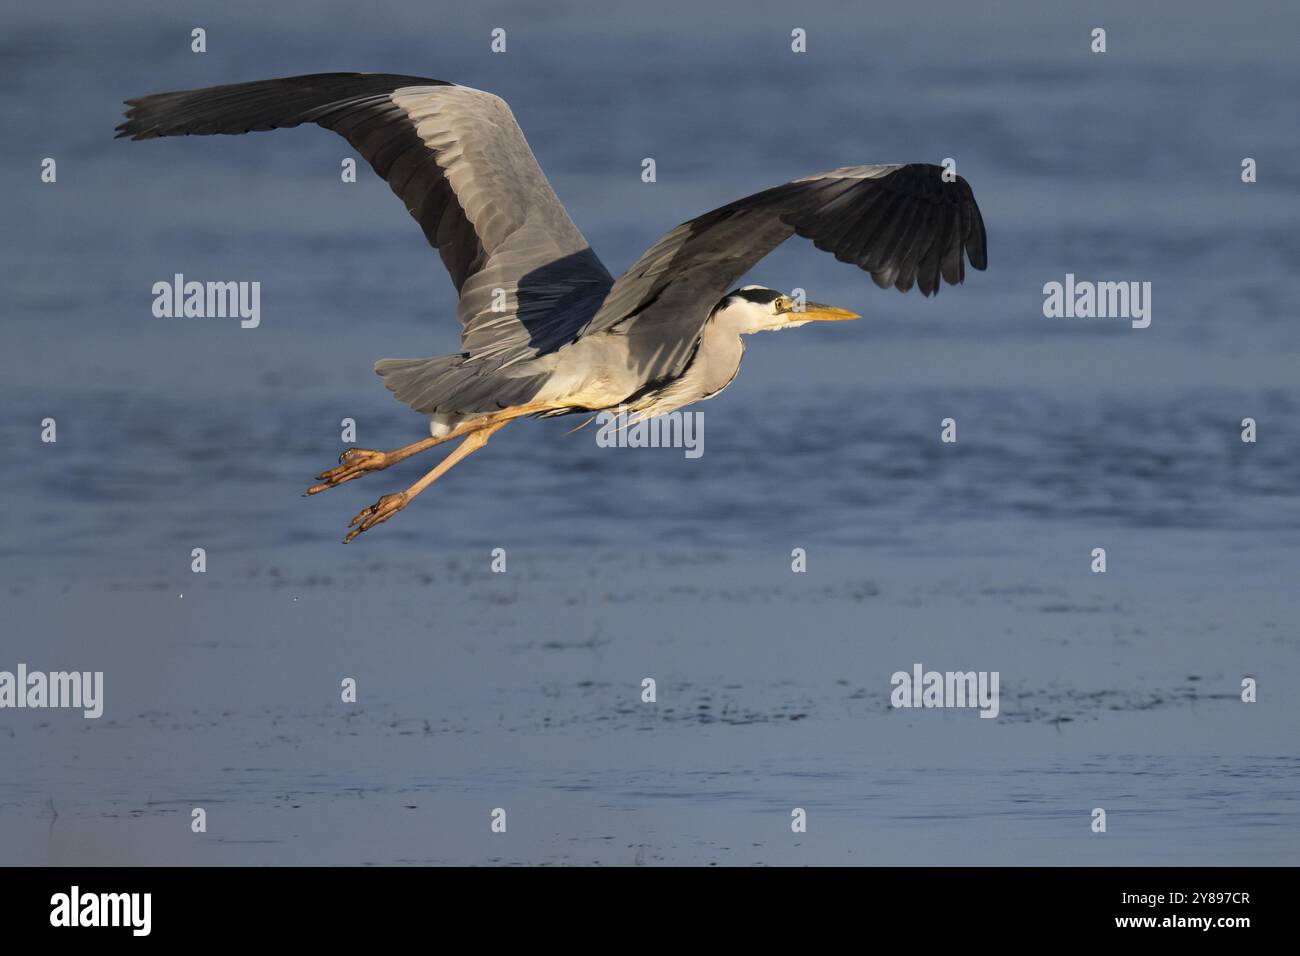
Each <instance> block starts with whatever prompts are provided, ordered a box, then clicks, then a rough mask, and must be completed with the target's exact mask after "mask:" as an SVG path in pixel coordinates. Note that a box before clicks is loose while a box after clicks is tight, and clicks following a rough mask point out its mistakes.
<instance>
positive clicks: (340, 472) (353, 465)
mask: <svg viewBox="0 0 1300 956" xmlns="http://www.w3.org/2000/svg"><path fill="white" fill-rule="evenodd" d="M389 463H390V462H389V456H388V453H387V452H382V451H375V450H374V449H373V448H349V449H347V450H346V451H344V452H343V453H342V454H341V455H339V466H338V467H337V468H331V469H330V470H329V471H323V472H321V473H320V474H319V475H317V476H316V480H317V481H319V482H320V484H319V485H313V486H312V487H310V488H308V489H307V490H306V491H304V492H303V495H304V497H305V496H308V495H317V494H320V493H321V492H322V491H324V490H325V489H326V488H335V487H338V486H339V485H341V484H343V483H344V482H347V481H351V480H352V479H354V478H360V477H361V476H362V475H367V474H369V473H370V472H372V471H382V470H383V469H385V468H387V467H388V465H389Z"/></svg>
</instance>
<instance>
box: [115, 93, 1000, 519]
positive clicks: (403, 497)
mask: <svg viewBox="0 0 1300 956" xmlns="http://www.w3.org/2000/svg"><path fill="white" fill-rule="evenodd" d="M127 105H128V106H129V107H130V108H129V109H128V110H127V112H126V121H125V122H124V123H122V124H121V125H120V126H119V127H118V128H117V134H118V136H119V137H121V136H129V137H131V138H132V139H153V138H154V137H157V136H181V135H191V134H192V135H211V134H215V133H247V132H251V131H254V130H270V129H277V128H281V127H291V126H298V125H300V124H302V123H315V124H317V125H318V126H323V127H324V128H325V129H328V130H333V131H334V132H336V133H338V134H340V135H342V136H343V137H344V138H346V139H347V141H348V142H349V143H351V144H352V147H353V148H354V149H356V150H357V152H359V153H360V154H361V155H362V156H364V157H365V158H366V160H367V161H369V163H370V165H371V166H372V167H373V168H374V170H375V172H376V173H378V174H379V175H380V176H381V177H383V179H384V180H386V181H387V182H388V185H389V186H390V187H391V188H392V190H393V192H395V193H396V194H397V196H398V197H399V198H400V199H401V200H402V202H403V203H404V204H405V205H406V209H407V211H408V212H409V213H410V214H411V215H412V216H413V217H414V218H415V221H416V222H418V223H419V224H420V228H421V229H423V230H424V235H425V238H426V239H428V241H429V244H430V245H432V246H433V247H434V248H435V249H437V250H438V254H439V255H440V256H441V257H442V262H443V265H445V266H446V268H447V271H448V272H449V273H450V274H451V279H452V282H453V283H454V284H455V286H456V290H457V292H458V293H459V294H460V305H459V307H458V310H457V312H458V316H459V318H460V323H461V350H460V352H458V353H457V354H455V355H441V356H435V357H433V358H411V359H383V360H381V361H379V362H377V363H375V371H376V372H377V373H378V374H379V375H380V376H382V378H383V381H384V385H385V386H387V387H388V388H389V389H390V390H391V391H392V392H393V394H394V395H396V397H397V398H398V399H399V400H401V401H403V402H405V403H406V404H407V405H409V406H411V407H412V408H413V409H415V410H416V411H417V412H421V413H423V414H426V415H429V416H430V417H431V420H432V422H431V427H430V436H429V437H428V438H425V439H423V440H421V441H417V442H414V443H413V444H410V445H407V446H405V447H403V448H398V449H396V450H394V451H388V452H384V451H375V450H373V449H364V448H354V449H349V450H347V451H345V452H344V453H343V454H342V455H341V456H340V457H339V464H338V467H337V468H332V469H330V470H329V471H326V472H324V473H323V474H321V475H319V476H317V480H318V481H319V482H320V483H319V484H317V485H314V486H313V487H311V488H309V489H308V490H307V492H306V494H308V495H314V494H318V493H319V492H322V491H325V490H326V489H327V488H334V487H336V486H338V485H341V484H343V483H345V482H348V481H352V480H353V479H354V478H360V477H362V476H363V475H366V474H369V473H370V472H373V471H381V470H383V469H385V468H388V467H389V466H391V465H394V464H396V463H397V462H400V461H404V460H405V459H407V458H410V457H411V456H412V455H415V454H418V453H420V452H423V451H426V450H428V449H430V448H433V447H434V446H436V445H439V444H442V443H443V442H446V441H450V440H452V439H457V438H460V439H463V440H462V441H461V443H460V444H459V445H458V446H457V447H456V448H455V450H454V451H452V452H451V454H449V455H448V456H447V457H446V458H445V459H444V460H443V461H442V462H440V463H439V464H438V465H437V467H435V468H433V469H432V470H431V471H429V472H428V474H426V475H425V476H424V477H423V478H421V479H420V480H419V481H417V482H416V483H415V484H413V485H412V486H411V487H409V488H407V489H406V490H405V491H400V492H397V493H396V494H390V495H385V496H383V497H382V498H380V499H379V500H378V501H377V502H376V503H375V504H373V505H371V506H370V507H369V508H366V509H365V510H364V511H362V512H361V513H360V514H358V515H357V516H356V517H355V518H353V519H352V521H351V522H350V523H349V527H350V528H351V529H352V530H351V531H349V532H348V534H347V537H346V538H345V539H344V543H347V542H350V541H352V540H353V539H354V538H355V537H356V536H357V535H359V534H361V533H362V532H363V531H367V530H369V529H370V528H373V527H374V526H375V525H377V524H381V523H382V522H385V521H387V520H388V519H389V518H391V517H392V516H393V515H395V514H397V512H399V511H401V510H402V509H403V508H405V507H406V506H407V505H408V504H410V503H411V501H412V500H414V499H415V497H416V496H417V495H419V494H420V493H421V492H422V491H424V490H425V489H426V488H428V487H429V486H430V485H431V484H433V483H434V482H435V481H437V480H438V479H439V478H440V477H442V476H443V475H444V474H446V473H447V472H448V471H449V470H450V469H451V468H452V467H453V466H455V465H456V463H457V462H459V461H461V460H462V459H464V458H466V457H467V456H468V455H470V454H472V453H473V452H475V451H477V450H478V449H480V448H482V447H483V446H484V445H485V444H486V443H487V441H488V438H489V437H491V436H492V434H493V433H495V432H496V431H498V430H499V429H501V428H503V427H504V426H505V425H506V424H507V423H508V422H510V421H513V420H514V419H516V418H522V417H524V416H534V417H549V416H556V415H569V414H584V413H593V412H595V413H599V412H601V411H618V412H621V413H624V414H626V415H629V416H631V417H632V420H634V421H635V420H640V419H643V418H647V417H650V416H654V415H661V414H664V413H666V412H671V411H673V410H675V409H679V408H682V407H684V406H686V405H690V404H691V403H693V402H698V401H702V400H703V399H706V398H712V397H713V396H714V395H717V394H718V393H719V392H721V391H722V390H723V389H724V388H726V387H727V385H728V384H730V382H731V381H732V379H733V378H735V376H736V372H737V371H738V369H739V368H740V361H741V358H742V356H743V354H744V350H745V346H744V341H743V339H742V338H741V337H742V336H744V335H747V334H749V333H753V332H764V331H770V330H775V329H792V328H797V327H799V326H801V325H806V324H808V323H809V322H823V321H831V322H834V321H840V320H844V319H856V318H858V315H857V314H856V313H853V312H850V311H848V310H846V309H840V308H835V307H834V306H829V305H821V304H819V303H813V302H808V303H803V302H798V301H795V300H793V299H792V298H791V297H790V296H787V295H785V294H783V293H781V292H778V291H776V290H774V289H766V288H762V287H759V286H752V285H748V286H744V287H742V288H738V289H733V286H734V285H735V283H736V282H737V281H738V280H739V279H740V278H741V276H743V275H744V274H745V273H747V272H748V271H749V270H750V269H751V268H752V267H753V266H754V265H755V264H756V263H757V262H758V261H759V260H760V259H762V258H763V257H764V256H766V255H767V254H768V253H769V252H771V251H772V250H773V249H775V248H776V247H777V246H778V245H780V244H781V243H782V242H784V241H785V240H786V239H788V238H789V237H790V236H793V235H796V234H797V235H800V236H802V237H804V238H805V239H810V240H812V242H813V243H814V244H815V245H816V246H817V248H818V249H821V250H823V251H825V252H829V253H832V254H833V255H834V256H835V258H837V259H839V260H840V261H842V262H848V263H852V264H853V265H856V266H858V267H859V268H860V269H863V270H865V271H867V272H869V273H870V274H871V278H872V279H873V280H875V282H876V284H877V285H878V286H880V287H881V288H887V287H889V286H893V287H894V288H896V289H898V290H899V291H901V292H907V291H908V290H910V289H911V288H912V287H913V286H916V287H917V288H918V289H920V291H921V293H922V294H923V295H927V296H928V295H932V294H934V293H936V292H938V291H939V286H940V281H941V280H942V281H943V282H946V283H948V284H950V285H952V284H956V283H960V282H962V281H963V279H964V278H965V274H966V267H965V260H966V259H969V261H970V264H971V265H972V266H973V267H975V268H976V269H983V268H985V265H986V259H987V256H986V237H985V232H984V222H983V220H982V218H981V217H980V211H979V208H978V207H977V206H976V205H975V198H974V196H973V194H972V193H971V189H970V186H969V185H968V184H967V182H966V180H964V179H962V178H961V177H960V176H957V177H952V176H951V175H947V176H945V175H944V170H943V169H941V168H940V167H939V166H934V165H930V164H925V163H909V164H906V165H874V166H847V167H844V168H841V169H833V170H831V171H830V172H826V173H821V174H819V175H816V176H807V177H805V178H803V179H796V180H795V181H793V182H789V183H786V184H785V185H782V186H775V187H773V188H771V189H766V190H764V191H763V192H759V193H755V194H754V195H752V196H746V197H745V198H744V199H738V200H736V201H735V202H733V203H729V204H728V205H725V206H721V207H719V208H717V209H715V210H713V211H712V212H707V213H705V214H703V215H702V216H698V217H696V218H695V219H692V220H690V221H689V222H684V223H682V224H681V225H680V226H678V227H677V228H675V229H673V230H672V231H671V232H669V233H668V234H667V235H665V236H664V237H663V238H661V239H660V240H659V241H658V242H656V243H655V244H654V245H653V246H651V247H650V249H649V250H648V251H647V252H646V253H645V254H644V255H643V256H641V258H640V259H638V260H637V262H636V264H634V265H633V266H632V268H630V269H628V271H627V272H625V273H624V274H623V275H622V276H620V277H619V278H617V279H615V278H614V277H613V276H611V275H610V274H609V272H608V271H607V270H606V269H605V266H604V265H603V264H602V263H601V261H600V259H598V258H597V257H596V254H595V252H593V251H592V249H591V247H590V246H589V245H588V244H587V240H586V239H584V238H583V236H582V233H581V232H579V231H578V227H577V226H575V225H574V224H573V221H572V220H571V219H570V218H569V216H568V214H567V213H566V212H565V210H564V206H563V205H562V204H561V203H560V200H559V198H558V197H557V196H556V195H555V191H554V190H553V189H552V188H551V184H550V183H549V182H548V181H547V179H546V176H545V175H543V173H542V170H541V168H540V167H539V166H538V165H537V160H536V158H535V157H534V156H533V153H532V150H531V149H529V147H528V143H527V141H526V140H525V139H524V134H523V132H522V131H521V130H520V128H519V125H518V124H517V123H516V122H515V118H514V115H513V114H512V113H511V112H510V107H509V106H507V105H506V103H505V101H504V100H502V99H501V98H499V97H497V96H494V95H493V94H491V93H485V92H483V91H481V90H475V89H471V88H469V87H465V86H457V85H456V84H453V83H448V82H445V81H442V80H429V79H423V78H421V77H416V76H395V75H389V74H371V73H326V74H317V75H313V76H294V77H287V78H284V79H278V80H263V81H260V82H254V83H236V84H232V85H228V86H214V87H210V88H207V89H201V90H188V91H182V92H175V93H158V94H155V95H153V96H145V97H141V98H140V99H134V100H127ZM729 289H730V290H732V291H728V290H729Z"/></svg>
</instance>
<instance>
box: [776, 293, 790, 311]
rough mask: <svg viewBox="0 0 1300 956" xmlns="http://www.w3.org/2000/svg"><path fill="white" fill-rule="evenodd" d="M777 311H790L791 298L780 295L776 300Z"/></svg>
mask: <svg viewBox="0 0 1300 956" xmlns="http://www.w3.org/2000/svg"><path fill="white" fill-rule="evenodd" d="M776 311H778V312H789V311H790V300H789V299H787V298H786V297H785V296H780V297H778V298H777V300H776Z"/></svg>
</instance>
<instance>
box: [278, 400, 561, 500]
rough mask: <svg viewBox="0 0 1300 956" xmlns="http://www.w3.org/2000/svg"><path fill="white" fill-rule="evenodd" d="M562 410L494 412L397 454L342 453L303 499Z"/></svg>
mask: <svg viewBox="0 0 1300 956" xmlns="http://www.w3.org/2000/svg"><path fill="white" fill-rule="evenodd" d="M559 407H562V406H558V405H553V404H533V405H520V406H517V407H515V408H507V409H503V410H502V411H499V412H493V413H491V414H489V415H483V416H481V417H479V418H472V419H470V420H469V421H467V422H462V423H461V424H460V425H457V426H456V427H455V428H453V429H452V430H451V431H449V432H447V434H445V435H439V436H438V437H437V438H424V439H421V440H420V441H417V442H412V443H411V444H409V445H404V446H403V447H401V448H398V449H395V450H394V451H375V450H374V449H373V448H349V449H348V450H347V451H345V452H343V454H341V455H339V466H338V467H337V468H331V469H330V470H329V471H325V472H322V473H321V474H319V475H317V476H316V479H317V480H318V481H319V482H320V484H319V485H313V486H312V487H310V488H308V489H307V490H306V491H304V492H303V497H308V496H310V495H318V494H320V493H321V492H322V491H325V490H326V489H328V488H336V487H338V486H339V485H341V484H343V483H344V482H348V481H351V480H352V479H354V478H360V477H361V476H362V475H368V474H370V472H372V471H383V470H384V469H385V468H387V467H389V466H390V465H395V464H397V463H398V462H399V461H405V460H406V459H408V458H410V457H411V456H412V455H418V454H419V453H420V452H422V451H428V450H429V449H430V448H433V447H434V446H435V445H441V444H442V443H443V442H447V441H451V440H452V439H453V438H460V437H461V436H462V435H471V434H473V433H474V432H477V431H481V430H483V429H485V428H491V427H492V426H493V425H497V423H500V425H504V424H505V423H506V422H508V421H510V420H511V419H515V418H520V417H522V416H524V415H534V414H536V413H537V412H547V411H553V410H555V409H556V408H559ZM498 427H499V426H498ZM494 430H495V429H494ZM467 454H468V452H467Z"/></svg>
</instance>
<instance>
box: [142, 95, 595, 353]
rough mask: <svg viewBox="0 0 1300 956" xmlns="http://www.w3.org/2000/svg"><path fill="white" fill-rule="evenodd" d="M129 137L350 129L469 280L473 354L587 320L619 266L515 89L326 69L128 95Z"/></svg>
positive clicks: (533, 344) (543, 339)
mask: <svg viewBox="0 0 1300 956" xmlns="http://www.w3.org/2000/svg"><path fill="white" fill-rule="evenodd" d="M127 103H128V105H129V106H130V109H129V110H128V111H127V114H126V121H125V122H124V123H122V124H121V125H120V126H119V127H118V135H119V136H130V137H132V138H134V139H150V138H153V137H156V136H177V135H186V134H196V135H210V134H214V133H246V132H250V131H254V130H269V129H277V128H282V127H292V126H298V125H300V124H302V123H316V124H317V125H319V126H322V127H324V128H325V129H328V130H332V131H334V132H336V133H339V134H340V135H342V136H344V137H345V138H346V139H347V140H348V142H349V143H351V144H352V146H353V147H354V148H355V149H356V150H357V151H358V152H359V153H360V154H361V155H362V156H364V157H365V158H366V160H367V161H368V162H369V163H370V165H371V166H372V167H373V168H374V170H375V172H377V173H378V174H379V175H380V176H382V177H383V178H384V179H385V180H386V181H387V182H388V185H389V186H390V187H391V188H392V190H393V192H394V193H396V194H397V195H398V197H399V198H401V200H402V202H403V203H404V204H405V205H406V208H407V210H408V211H409V212H410V214H411V215H412V216H413V217H414V218H415V220H416V221H417V222H418V223H419V224H420V227H421V228H422V229H423V230H424V234H425V236H426V237H427V239H428V240H429V243H430V245H432V246H433V247H434V248H436V249H437V250H438V253H439V254H440V256H441V257H442V261H443V263H444V265H446V267H447V271H448V272H449V273H450V274H451V278H452V282H453V283H455V286H456V289H457V291H458V292H459V293H460V306H459V309H458V314H459V317H460V321H461V324H462V329H461V345H462V348H463V349H464V351H465V352H466V353H468V354H467V356H466V361H472V362H478V363H483V364H484V365H485V366H490V367H500V366H502V365H506V364H511V363H513V362H517V361H520V360H522V359H526V358H530V357H532V356H534V355H537V354H544V353H546V352H550V351H554V350H555V349H557V348H559V347H560V346H562V345H564V344H565V343H567V342H570V341H572V340H573V339H574V338H576V337H577V335H578V334H579V333H580V331H581V329H582V328H583V326H585V325H586V324H587V323H588V322H589V320H590V319H591V317H592V315H594V314H595V311H596V309H597V308H598V306H599V304H600V302H601V301H602V300H603V299H604V297H605V294H606V292H607V291H608V290H609V287H610V284H611V282H612V279H611V277H610V275H609V273H608V272H607V271H606V269H605V267H604V266H603V265H602V264H601V262H600V260H599V259H598V258H597V257H596V254H595V253H594V252H592V250H591V248H590V247H589V246H588V244H587V241H586V239H584V238H583V236H582V233H581V232H579V231H578V227H577V226H575V225H574V224H573V221H572V220H571V219H570V218H569V216H568V213H566V212H565V210H564V206H563V205H562V204H561V203H560V200H559V198H558V197H557V196H556V195H555V191H554V190H553V189H552V188H551V185H550V183H549V182H548V181H547V179H546V176H545V175H544V174H543V173H542V170H541V168H540V167H539V166H538V165H537V160H536V159H535V158H534V156H533V153H532V150H531V149H529V147H528V143H527V141H526V140H525V139H524V135H523V132H522V131H521V130H520V129H519V125H518V123H516V122H515V119H514V115H513V114H512V113H511V112H510V107H509V106H507V105H506V103H505V101H503V100H502V99H500V98H499V97H497V96H494V95H492V94H491V93H485V92H482V91H481V90H474V89H470V88H468V87H463V86H456V85H454V84H451V83H447V82H444V81H441V80H430V79H425V78H423V77H416V76H400V75H391V74H370V73H324V74H316V75H312V76H295V77H287V78H284V79H278V80H264V81H260V82H255V83H237V84H233V85H229V86H215V87H211V88H208V89H202V90H188V91H182V92H176V93H159V94H156V95H153V96H145V97H141V98H140V99H135V100H128V101H127Z"/></svg>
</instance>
